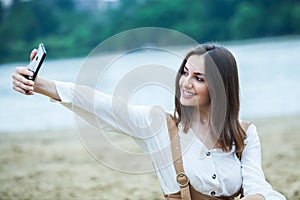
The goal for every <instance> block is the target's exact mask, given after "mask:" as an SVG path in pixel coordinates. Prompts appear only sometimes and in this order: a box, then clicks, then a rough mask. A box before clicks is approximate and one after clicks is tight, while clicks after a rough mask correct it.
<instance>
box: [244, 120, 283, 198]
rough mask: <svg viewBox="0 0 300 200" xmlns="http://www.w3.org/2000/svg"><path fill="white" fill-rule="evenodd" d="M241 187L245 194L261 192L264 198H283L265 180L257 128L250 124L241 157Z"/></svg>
mask: <svg viewBox="0 0 300 200" xmlns="http://www.w3.org/2000/svg"><path fill="white" fill-rule="evenodd" d="M241 165H242V178H243V189H244V194H245V196H247V195H251V194H261V195H263V196H264V198H265V199H266V200H285V199H286V198H285V197H284V196H283V195H281V194H280V193H278V192H276V191H274V190H273V189H272V187H271V185H270V184H269V183H268V182H267V181H266V179H265V176H264V173H263V170H262V164H261V145H260V140H259V137H258V133H257V129H256V127H255V126H254V125H253V124H252V125H250V126H249V128H248V130H247V139H246V140H245V149H244V151H243V154H242V159H241Z"/></svg>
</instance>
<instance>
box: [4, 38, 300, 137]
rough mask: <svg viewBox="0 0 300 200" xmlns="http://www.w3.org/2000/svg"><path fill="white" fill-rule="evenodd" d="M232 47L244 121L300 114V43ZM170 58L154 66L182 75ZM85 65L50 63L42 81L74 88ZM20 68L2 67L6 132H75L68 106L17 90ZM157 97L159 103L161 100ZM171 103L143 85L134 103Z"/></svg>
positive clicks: (111, 82)
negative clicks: (15, 78)
mask: <svg viewBox="0 0 300 200" xmlns="http://www.w3.org/2000/svg"><path fill="white" fill-rule="evenodd" d="M226 47H228V48H229V49H230V50H231V51H232V52H233V54H234V55H235V57H236V59H237V62H238V66H239V75H240V84H241V117H242V118H246V119H247V118H254V117H271V116H283V115H292V114H300V106H299V98H300V90H299V88H298V87H299V85H300V78H299V75H300V68H299V64H300V54H299V52H300V39H294V40H281V41H279V40H277V41H258V42H251V43H240V44H229V45H226ZM168 56H169V55H168V54H166V53H164V52H161V53H158V54H157V53H156V54H155V55H153V57H152V58H151V59H152V60H154V61H153V62H154V64H161V65H165V64H166V65H171V66H172V67H171V68H172V69H173V70H176V69H177V68H178V66H179V63H180V61H181V59H180V58H179V57H178V58H175V59H174V57H172V56H171V57H168ZM136 60H139V59H133V58H129V59H128V60H126V59H125V60H122V59H119V60H117V61H116V62H115V64H116V65H115V66H122V67H115V68H113V67H110V69H109V70H110V71H109V70H107V71H106V72H105V76H104V77H102V78H101V80H99V82H98V83H97V88H98V89H100V90H102V91H104V92H107V93H111V91H112V90H113V88H115V87H116V85H117V84H118V83H119V82H120V77H122V76H124V73H125V74H126V73H127V72H128V71H130V70H133V69H134V67H135V66H137V65H139V63H138V62H135V61H136ZM83 62H84V59H83V58H76V59H65V60H53V61H51V60H46V62H45V63H44V65H43V68H42V69H41V71H40V75H41V76H43V77H46V78H49V79H55V80H62V81H72V82H74V81H75V80H76V78H77V75H78V73H79V71H80V69H81V68H82V66H81V65H82V63H83ZM120 64H121V65H120ZM19 65H26V63H14V64H5V65H1V66H0V74H1V76H2V78H1V80H0V94H1V97H0V100H1V101H0V102H1V104H0V132H15V131H37V130H57V129H69V128H73V127H74V116H73V114H72V113H71V112H70V111H69V110H67V109H65V108H64V107H63V106H61V105H59V104H56V103H50V100H49V98H47V97H44V96H41V95H38V94H36V95H34V96H29V97H28V96H24V95H21V94H18V93H16V92H14V91H13V90H12V89H11V74H12V72H13V70H14V68H15V67H16V66H19ZM154 76H155V75H154ZM149 91H151V92H149ZM156 95H158V97H159V98H155V97H156ZM170 102H171V103H173V97H172V93H171V92H170V89H168V88H165V87H163V88H162V87H161V86H160V85H143V87H140V88H137V89H136V90H135V91H134V92H132V94H131V96H130V103H133V104H146V105H155V104H160V105H162V106H163V107H165V108H166V109H167V110H172V109H173V107H172V105H171V104H170Z"/></svg>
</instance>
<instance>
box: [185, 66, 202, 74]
mask: <svg viewBox="0 0 300 200" xmlns="http://www.w3.org/2000/svg"><path fill="white" fill-rule="evenodd" d="M184 69H185V70H187V71H189V68H187V67H186V66H184ZM194 74H195V75H197V76H204V75H205V74H204V73H200V72H194Z"/></svg>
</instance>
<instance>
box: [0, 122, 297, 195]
mask: <svg viewBox="0 0 300 200" xmlns="http://www.w3.org/2000/svg"><path fill="white" fill-rule="evenodd" d="M299 120H300V116H289V117H274V118H265V119H252V120H250V121H252V122H253V123H254V124H255V125H256V126H257V128H258V131H259V135H260V138H261V143H262V156H263V169H264V172H265V175H266V177H267V180H268V181H269V182H270V183H271V184H272V186H273V188H274V189H275V190H277V191H279V192H281V193H283V194H284V195H285V196H286V197H287V199H290V200H300V170H299V166H300V145H299V144H300V142H299V141H300V133H299V130H300V124H299ZM86 131H87V132H88V131H89V130H86ZM114 137H115V139H116V138H117V139H118V136H114ZM120 140H121V143H122V144H121V145H124V146H131V142H132V141H131V140H129V139H128V140H127V139H126V138H124V137H122V138H121V139H120ZM99 145H100V146H101V142H99ZM102 150H103V151H105V147H103V149H102ZM0 151H1V154H0V200H4V199H18V200H23V199H24V200H25V199H28V200H29V199H30V200H35V199H36V200H40V199H63V200H67V199H101V200H102V199H103V200H104V199H124V200H126V199H134V200H142V199H163V198H162V193H161V189H160V186H159V184H158V181H157V179H156V176H155V174H154V173H153V172H149V173H139V174H133V173H125V172H121V171H118V170H114V169H112V168H110V167H107V166H104V165H103V164H101V163H99V162H98V161H96V160H95V158H93V157H92V156H91V155H90V154H89V153H88V152H87V150H86V149H85V148H84V147H83V145H82V144H81V142H80V140H79V138H78V135H77V133H76V131H74V130H64V131H43V132H18V133H1V135H0ZM115 156H116V158H117V159H118V162H120V163H124V165H126V163H127V162H128V161H127V160H126V158H123V159H122V157H121V156H119V157H118V155H115ZM148 164H149V163H146V165H148Z"/></svg>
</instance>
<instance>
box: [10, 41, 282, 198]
mask: <svg viewBox="0 0 300 200" xmlns="http://www.w3.org/2000/svg"><path fill="white" fill-rule="evenodd" d="M35 54H36V51H35V50H34V51H32V53H31V56H30V58H31V59H33V57H34V55H35ZM31 75H32V72H30V71H28V70H27V68H26V67H17V68H16V69H15V72H14V74H13V75H12V79H13V89H14V90H16V91H18V92H20V93H23V94H25V95H32V94H34V93H35V92H36V93H40V94H43V95H46V96H48V97H50V98H52V99H55V100H57V101H59V102H62V104H63V105H64V106H66V107H67V108H69V109H71V110H72V111H74V112H75V113H77V114H78V115H80V116H81V117H83V118H84V119H86V120H87V121H89V122H90V123H91V124H93V125H95V126H99V124H100V125H101V128H104V129H107V130H113V131H116V132H121V133H125V134H127V135H129V136H132V137H133V138H134V139H135V140H136V141H137V143H138V144H139V145H140V146H141V148H142V149H143V150H144V151H145V152H147V153H148V154H149V155H150V158H151V160H152V162H153V165H154V168H155V171H156V174H157V177H158V180H159V182H160V185H161V188H162V191H163V193H164V194H165V198H166V199H233V198H234V197H235V196H237V195H239V194H240V193H241V191H242V193H243V197H242V199H243V200H260V199H267V200H275V199H277V200H283V199H285V197H284V196H282V195H281V194H280V193H278V192H276V191H274V190H273V189H272V187H271V186H270V184H269V183H267V182H266V180H265V177H264V173H263V170H262V167H261V149H260V142H259V137H258V134H257V130H256V127H255V126H254V125H253V124H250V125H249V124H248V127H247V125H246V126H242V122H241V121H240V120H239V107H240V104H239V81H238V71H237V65H236V61H235V58H234V57H233V55H232V54H231V53H230V52H229V51H228V50H227V49H226V48H224V47H222V46H218V45H214V44H204V45H200V46H199V47H197V48H196V49H194V50H192V51H190V52H189V53H188V54H187V55H186V57H185V58H184V60H183V62H182V64H181V66H180V68H179V71H178V74H177V77H176V82H175V84H176V87H175V93H176V94H175V111H174V114H173V115H170V114H166V113H165V111H163V110H162V109H158V108H148V107H144V106H132V105H127V104H126V103H125V102H124V101H119V100H115V99H114V98H113V97H112V96H109V95H106V94H103V93H102V92H99V91H94V90H93V89H91V88H88V87H86V86H80V85H75V84H73V83H65V82H59V81H52V80H47V79H43V78H41V77H38V78H37V79H36V80H35V82H33V81H30V80H27V79H26V78H24V76H31ZM95 116H96V117H95ZM102 125H105V126H102ZM173 143H174V144H173ZM176 143H177V146H176ZM178 144H179V145H178ZM176 156H177V157H176Z"/></svg>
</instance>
